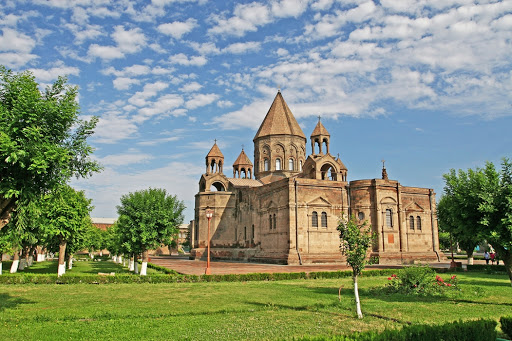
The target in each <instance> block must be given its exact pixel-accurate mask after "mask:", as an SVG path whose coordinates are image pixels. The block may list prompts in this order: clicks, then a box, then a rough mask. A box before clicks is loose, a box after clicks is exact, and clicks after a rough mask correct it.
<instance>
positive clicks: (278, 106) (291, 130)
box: [254, 91, 306, 140]
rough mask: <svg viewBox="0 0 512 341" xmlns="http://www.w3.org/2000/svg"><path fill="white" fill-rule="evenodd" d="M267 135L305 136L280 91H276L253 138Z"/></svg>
mask: <svg viewBox="0 0 512 341" xmlns="http://www.w3.org/2000/svg"><path fill="white" fill-rule="evenodd" d="M269 135H295V136H299V137H303V138H306V136H305V135H304V133H303V132H302V129H301V128H300V126H299V124H298V123H297V120H296V119H295V117H294V116H293V114H292V112H291V110H290V108H288V105H287V104H286V102H285V101H284V98H283V96H282V95H281V91H278V92H277V95H276V97H275V98H274V102H273V103H272V105H271V106H270V109H269V110H268V112H267V115H266V116H265V119H264V120H263V122H262V123H261V126H260V128H259V129H258V132H257V133H256V136H254V140H256V139H258V138H260V137H263V136H269Z"/></svg>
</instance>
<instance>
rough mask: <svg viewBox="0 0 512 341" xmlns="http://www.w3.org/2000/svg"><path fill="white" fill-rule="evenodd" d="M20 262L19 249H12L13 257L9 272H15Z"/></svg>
mask: <svg viewBox="0 0 512 341" xmlns="http://www.w3.org/2000/svg"><path fill="white" fill-rule="evenodd" d="M19 264H20V254H19V251H14V257H13V258H12V265H11V273H12V274H13V273H16V272H17V271H18V265H19Z"/></svg>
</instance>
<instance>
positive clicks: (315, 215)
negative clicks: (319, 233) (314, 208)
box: [311, 212, 318, 227]
mask: <svg viewBox="0 0 512 341" xmlns="http://www.w3.org/2000/svg"><path fill="white" fill-rule="evenodd" d="M311 226H312V227H318V213H316V212H313V216H312V217H311Z"/></svg>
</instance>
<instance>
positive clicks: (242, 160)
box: [233, 149, 252, 166]
mask: <svg viewBox="0 0 512 341" xmlns="http://www.w3.org/2000/svg"><path fill="white" fill-rule="evenodd" d="M238 165H250V166H252V162H251V160H250V159H249V158H248V157H247V154H245V152H244V150H243V149H242V152H241V153H240V155H238V158H237V159H236V161H235V163H233V166H238Z"/></svg>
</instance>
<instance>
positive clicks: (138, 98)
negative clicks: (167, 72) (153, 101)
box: [128, 81, 169, 107]
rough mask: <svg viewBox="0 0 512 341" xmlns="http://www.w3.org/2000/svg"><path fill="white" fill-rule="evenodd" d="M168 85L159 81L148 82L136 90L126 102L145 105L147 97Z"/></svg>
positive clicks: (140, 105)
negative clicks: (139, 89)
mask: <svg viewBox="0 0 512 341" xmlns="http://www.w3.org/2000/svg"><path fill="white" fill-rule="evenodd" d="M168 86H169V84H167V83H164V82H160V81H158V82H154V83H148V84H146V85H144V89H143V90H142V91H138V92H136V93H135V94H134V95H133V96H132V97H130V99H128V102H129V103H130V104H132V105H135V106H138V107H143V106H145V105H146V100H147V99H149V98H151V97H154V96H156V95H157V94H158V92H160V91H162V90H164V89H166V88H167V87H168Z"/></svg>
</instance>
